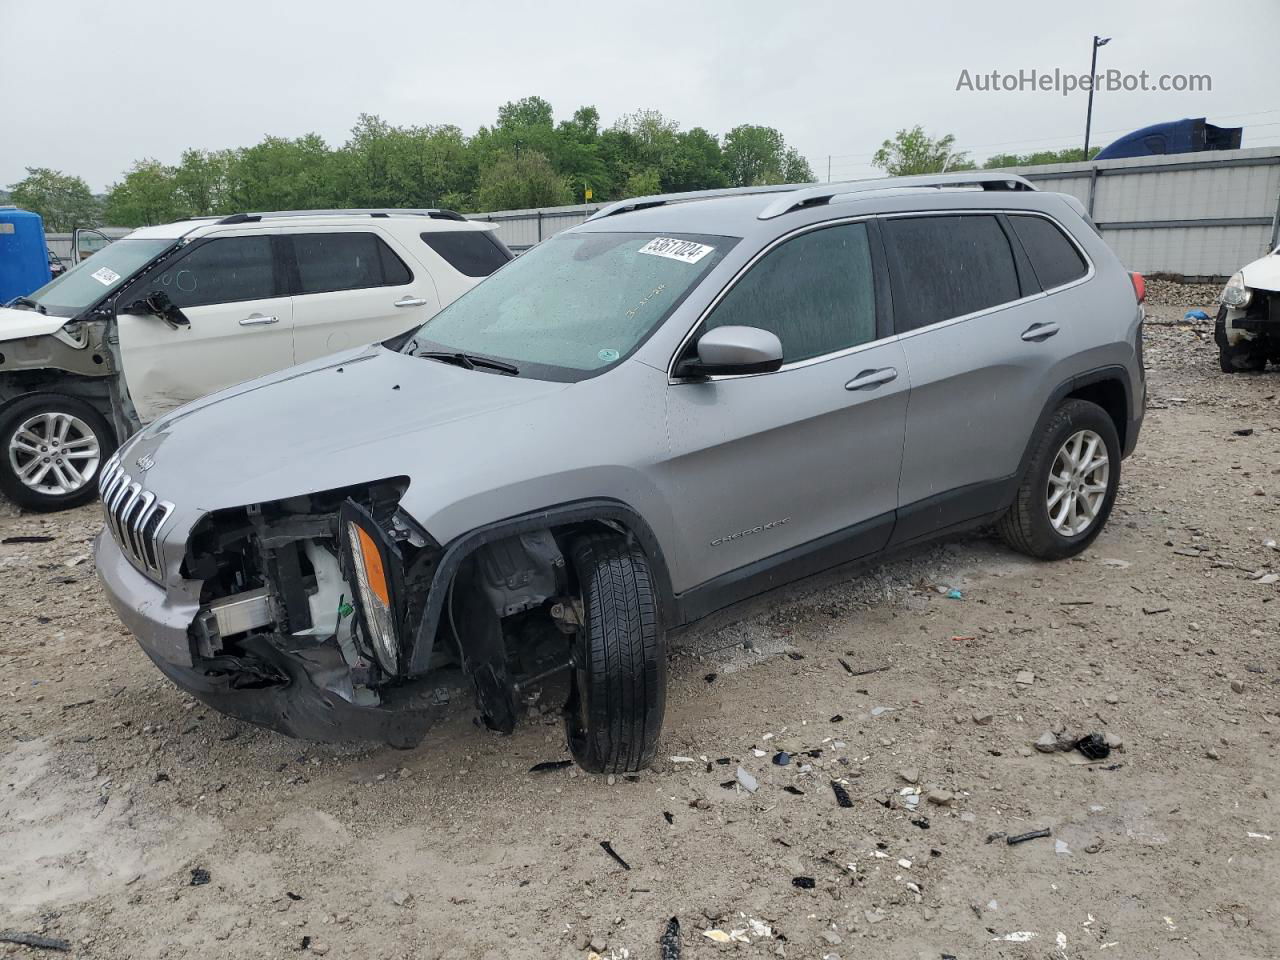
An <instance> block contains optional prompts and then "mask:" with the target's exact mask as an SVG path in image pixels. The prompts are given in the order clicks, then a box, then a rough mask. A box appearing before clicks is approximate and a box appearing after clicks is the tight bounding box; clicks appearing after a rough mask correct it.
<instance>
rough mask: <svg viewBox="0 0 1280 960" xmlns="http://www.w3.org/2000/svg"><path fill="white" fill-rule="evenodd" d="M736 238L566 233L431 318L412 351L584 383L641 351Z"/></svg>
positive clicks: (412, 344) (409, 347)
mask: <svg viewBox="0 0 1280 960" xmlns="http://www.w3.org/2000/svg"><path fill="white" fill-rule="evenodd" d="M735 243H737V238H736V237H718V236H703V235H693V234H655V233H562V234H560V235H559V236H557V237H553V238H552V239H550V240H547V241H544V242H543V243H540V244H539V245H538V246H536V247H534V248H533V249H532V250H530V251H529V252H528V253H526V254H525V255H524V256H522V257H518V258H516V259H515V260H513V261H511V262H510V263H508V264H507V265H506V266H504V267H503V268H502V269H501V270H499V271H497V272H496V273H494V274H493V276H491V277H489V278H488V279H487V280H485V281H483V282H482V283H480V284H478V285H477V286H475V287H474V288H472V289H471V290H470V291H469V292H468V293H467V294H466V295H465V296H463V297H461V298H460V299H458V300H456V301H454V302H453V303H452V304H450V305H449V306H448V307H445V308H444V309H443V310H442V311H440V312H439V313H438V314H436V315H435V316H434V317H433V318H432V319H430V320H428V321H427V322H426V323H425V324H424V325H423V326H422V327H421V328H420V329H419V330H418V331H417V333H416V334H415V336H414V337H413V339H411V340H409V341H408V343H407V344H406V345H405V346H404V348H403V349H404V350H405V352H407V353H415V354H418V355H422V354H426V353H432V352H442V351H444V352H455V353H467V354H478V355H481V356H485V357H492V358H497V359H501V360H504V361H507V362H509V363H512V364H514V365H515V366H516V367H518V368H519V371H520V373H521V375H529V376H534V377H543V378H546V379H555V380H565V379H569V380H573V379H581V377H582V376H583V375H589V374H590V373H592V372H595V371H598V370H601V369H602V368H604V367H608V366H610V365H612V364H614V363H617V362H618V361H619V360H621V359H623V358H624V357H626V356H627V355H628V354H629V353H631V351H632V350H634V349H635V348H636V347H638V346H639V345H640V344H641V343H642V342H643V341H644V339H645V338H646V337H647V336H648V335H649V333H650V332H652V331H653V330H654V329H655V328H656V327H657V326H658V324H660V323H661V322H662V321H663V320H665V319H666V317H667V315H668V314H670V313H671V311H672V310H673V309H674V308H675V307H676V305H677V304H679V302H680V301H681V300H683V299H684V297H685V295H686V294H687V293H688V292H689V291H690V290H692V289H693V288H694V287H695V286H696V285H697V283H698V281H699V280H701V279H702V277H703V276H705V275H706V274H707V272H708V271H709V270H710V269H711V268H712V267H713V266H715V264H716V263H718V262H719V261H720V259H721V258H722V257H723V256H724V255H725V253H726V252H728V251H729V250H730V249H731V248H732V247H733V245H734V244H735Z"/></svg>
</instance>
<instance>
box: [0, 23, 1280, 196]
mask: <svg viewBox="0 0 1280 960" xmlns="http://www.w3.org/2000/svg"><path fill="white" fill-rule="evenodd" d="M1094 33H1098V34H1101V35H1103V36H1110V37H1111V38H1112V41H1111V43H1110V44H1109V45H1107V46H1105V47H1104V48H1102V49H1101V50H1100V52H1099V69H1105V68H1117V69H1121V70H1125V71H1130V72H1133V73H1137V72H1138V71H1141V70H1147V71H1149V72H1150V73H1151V74H1152V76H1153V78H1154V77H1156V76H1159V75H1160V74H1165V73H1169V74H1174V73H1208V74H1209V75H1210V76H1211V77H1212V90H1211V91H1210V92H1202V93H1156V92H1148V93H1138V92H1132V93H1125V92H1116V93H1110V92H1100V93H1098V94H1097V95H1096V97H1095V105H1094V131H1095V135H1094V137H1093V142H1094V143H1100V144H1105V143H1106V142H1108V141H1109V140H1111V139H1114V137H1115V136H1117V135H1119V134H1120V133H1123V132H1126V131H1128V130H1131V129H1133V128H1135V127H1139V126H1143V125H1145V124H1147V123H1152V122H1156V121H1161V120H1169V119H1176V118H1178V117H1183V116H1191V117H1196V116H1207V117H1208V118H1209V120H1210V122H1216V123H1221V124H1226V125H1229V126H1238V125H1239V126H1243V127H1244V128H1245V133H1244V146H1263V145H1276V144H1280V93H1278V92H1277V87H1278V85H1277V76H1276V42H1277V37H1280V2H1277V0H1234V2H1232V3H1229V4H1225V3H1209V2H1205V0H1159V2H1119V0H1113V2H1111V3H1108V4H1105V5H1104V4H1100V3H1083V4H1073V5H1068V4H1047V3H1046V4H1037V3H1026V4H1009V3H1007V2H1000V3H983V2H976V0H975V2H968V3H965V4H963V5H960V4H954V3H951V2H946V0H936V2H935V0H911V2H902V0H898V2H886V3H874V4H873V3H865V2H863V3H855V2H853V0H846V2H831V3H828V2H804V0H793V2H792V3H790V4H786V3H778V2H777V0H769V2H756V0H738V2H723V0H715V2H702V3H689V2H682V3H667V2H663V0H648V2H643V3H626V4H621V3H618V4H611V3H608V2H596V3H591V4H587V3H567V2H554V0H542V2H538V3H529V2H524V3H515V2H511V3H498V2H485V0H467V2H451V3H440V2H432V0H419V2H392V0H359V2H351V0H344V2H333V0H309V2H305V3H304V2H299V3H284V2H274V3H273V2H268V0H253V2H243V0H197V2H194V3H192V2H187V3H175V2H172V0H169V2H163V3H161V2H149V0H148V2H142V0H137V2H134V0H116V2H111V3H104V2H101V0H98V2H94V3H84V2H81V0H54V2H49V0H0V37H2V38H3V39H4V41H5V43H4V46H3V55H2V56H0V131H3V137H2V141H3V143H4V146H3V147H2V148H0V185H4V184H11V183H14V182H15V181H17V180H19V179H21V178H22V176H23V175H24V170H23V168H24V167H27V166H46V167H53V168H55V169H58V170H62V171H64V172H67V173H75V174H79V175H80V176H82V177H84V178H85V180H86V181H88V183H89V185H90V186H91V187H92V188H93V189H94V190H95V191H101V190H105V189H106V188H107V187H108V186H109V185H110V184H111V183H112V182H114V181H115V180H117V179H119V178H120V176H121V174H122V173H123V172H124V171H125V170H126V169H127V168H128V166H129V165H130V164H131V163H132V162H133V161H134V160H135V159H139V158H143V157H155V158H157V159H159V160H162V161H165V162H170V163H173V162H176V161H177V160H178V158H179V156H180V154H181V152H182V150H183V149H185V148H187V147H203V148H222V147H229V146H247V145H249V144H252V143H254V142H256V141H257V140H259V139H260V138H261V137H263V136H264V135H267V134H274V135H278V136H287V137H293V136H299V135H301V134H304V133H309V132H316V133H319V134H320V135H321V136H323V137H324V138H325V139H326V140H327V141H328V142H329V143H330V144H331V145H333V146H338V145H340V144H342V143H343V142H344V141H345V139H346V136H347V132H348V131H349V129H350V128H351V125H352V124H353V123H354V122H355V119H356V117H357V115H358V114H359V113H360V112H362V111H364V112H368V113H376V114H379V115H381V116H382V117H383V118H384V119H386V120H388V121H390V122H392V123H396V124H427V123H431V124H439V123H453V124H457V125H458V126H460V127H461V128H462V129H463V130H464V131H465V132H467V133H471V132H473V131H474V130H475V129H476V127H478V126H479V125H481V124H491V123H492V122H493V121H494V117H495V115H496V111H497V107H498V105H499V104H501V103H503V102H504V101H507V100H513V99H518V98H519V97H523V96H528V95H531V94H537V95H539V96H542V97H545V98H546V99H547V100H549V101H550V102H551V104H552V105H553V106H554V107H555V111H556V117H557V119H563V118H566V117H568V116H569V115H570V114H571V113H572V112H573V110H574V109H575V108H576V107H578V106H579V105H582V104H594V105H595V106H596V107H597V108H598V109H599V111H600V114H601V119H602V122H603V124H604V125H608V124H611V123H612V122H613V121H614V120H615V119H616V118H617V117H618V116H619V115H620V114H622V113H626V112H628V111H631V110H635V109H637V108H640V107H652V108H655V109H658V110H661V111H662V112H663V113H664V114H666V115H667V116H668V117H670V118H672V119H675V120H677V121H679V123H680V124H681V126H682V127H683V128H688V127H693V126H703V127H706V128H707V129H709V130H711V131H712V132H714V133H718V134H723V133H724V132H725V131H727V130H728V129H730V128H731V127H733V126H735V125H737V124H739V123H757V124H767V125H770V126H774V127H777V128H778V129H779V130H781V131H782V132H783V134H784V136H785V137H786V138H787V141H788V142H789V143H791V144H792V145H794V146H796V147H797V148H798V149H799V150H800V151H801V152H802V153H803V154H804V155H805V156H807V157H808V158H809V160H810V162H811V163H812V165H813V168H814V172H815V173H816V174H817V175H818V176H819V177H820V178H823V179H825V177H826V174H827V158H828V156H831V157H832V161H831V167H832V173H833V176H834V178H835V179H841V178H850V177H856V176H867V175H872V174H873V173H874V171H873V170H872V169H871V168H870V166H869V161H870V157H871V154H872V152H873V151H874V150H875V149H876V147H877V146H879V144H880V142H881V141H882V140H884V139H885V138H886V137H888V136H891V135H892V134H893V132H894V131H895V130H896V129H898V128H900V127H904V126H911V125H913V124H916V123H920V124H923V125H924V127H925V128H926V130H928V131H929V132H930V133H932V134H935V135H936V134H941V133H946V132H949V133H953V134H955V136H956V140H957V147H958V148H959V149H968V150H970V151H971V152H972V154H973V156H974V157H975V158H976V159H981V158H983V157H985V156H986V155H988V154H991V153H995V152H1006V151H1008V152H1027V151H1029V150H1033V149H1040V148H1048V147H1063V146H1075V145H1079V144H1080V143H1081V142H1082V140H1083V134H1084V115H1085V99H1086V97H1085V94H1084V93H1074V94H1072V95H1071V96H1067V97H1063V96H1062V95H1061V94H1059V93H1052V92H1020V93H1005V92H1000V93H979V92H970V91H963V90H961V91H957V89H956V86H957V82H958V80H959V78H960V76H961V71H962V70H966V69H967V70H968V71H970V74H971V75H976V74H979V73H989V72H990V71H992V70H1000V71H1005V72H1010V73H1016V72H1017V71H1018V70H1020V69H1028V70H1029V69H1032V68H1035V69H1038V70H1041V71H1050V72H1051V71H1052V70H1053V69H1054V68H1061V69H1063V70H1065V71H1073V72H1085V71H1087V68H1088V58H1089V49H1090V38H1091V37H1092V35H1093V34H1094Z"/></svg>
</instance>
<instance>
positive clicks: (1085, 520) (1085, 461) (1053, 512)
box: [1045, 430, 1111, 537]
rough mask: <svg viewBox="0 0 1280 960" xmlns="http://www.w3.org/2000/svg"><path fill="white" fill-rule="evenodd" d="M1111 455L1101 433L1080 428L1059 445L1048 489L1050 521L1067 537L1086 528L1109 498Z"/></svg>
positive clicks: (1077, 533)
mask: <svg viewBox="0 0 1280 960" xmlns="http://www.w3.org/2000/svg"><path fill="white" fill-rule="evenodd" d="M1110 480H1111V458H1110V456H1109V455H1108V454H1107V445H1106V443H1105V442H1103V439H1102V437H1100V436H1098V434H1096V433H1094V432H1093V431H1092V430H1077V431H1076V432H1075V433H1073V434H1072V435H1071V436H1069V437H1068V438H1067V440H1066V442H1065V443H1064V444H1063V445H1062V446H1061V447H1060V448H1059V449H1058V455H1057V456H1056V457H1054V459H1053V466H1052V467H1051V468H1050V470H1049V483H1048V488H1047V489H1046V491H1045V497H1046V503H1045V505H1046V506H1047V507H1048V509H1049V523H1051V524H1052V525H1053V529H1054V530H1056V531H1057V532H1058V533H1060V534H1061V535H1062V536H1064V537H1078V536H1079V535H1080V534H1082V533H1084V532H1085V531H1087V530H1088V529H1089V528H1090V527H1091V526H1092V525H1093V522H1094V520H1096V519H1097V517H1098V513H1099V512H1100V511H1101V510H1102V505H1103V503H1104V502H1105V501H1106V498H1107V487H1108V484H1109V482H1110Z"/></svg>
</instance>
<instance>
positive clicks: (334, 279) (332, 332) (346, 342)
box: [282, 227, 440, 363]
mask: <svg viewBox="0 0 1280 960" xmlns="http://www.w3.org/2000/svg"><path fill="white" fill-rule="evenodd" d="M282 239H283V240H284V242H285V243H286V244H287V246H286V251H287V254H291V255H292V258H293V262H294V263H295V264H296V272H297V283H296V290H295V294H294V298H293V311H294V334H293V355H294V361H295V362H297V363H303V362H304V361H307V360H312V359H314V358H316V357H323V356H325V355H326V354H330V353H335V352H337V351H339V350H343V349H346V348H347V347H358V346H361V345H362V344H366V343H372V342H374V341H375V340H385V339H387V338H388V337H393V336H395V335H396V334H398V333H403V332H404V331H405V330H408V329H409V328H410V327H416V326H419V325H421V324H423V323H425V322H426V321H427V320H428V319H430V318H431V317H432V316H433V315H434V314H435V313H436V311H437V310H439V309H440V302H439V300H438V299H437V296H436V288H435V284H434V283H433V282H432V279H431V275H430V274H429V273H428V272H427V270H426V269H425V268H424V267H423V266H422V265H421V264H420V263H418V262H416V261H415V260H410V262H412V263H413V268H412V269H410V267H409V266H408V265H407V263H406V259H405V257H403V256H401V253H400V252H397V251H396V250H395V249H393V247H392V246H391V243H393V242H394V241H391V240H390V238H389V237H386V236H384V235H382V234H381V233H379V232H375V231H374V230H372V229H367V230H353V229H351V228H350V227H346V228H332V229H328V230H319V229H316V228H314V227H313V228H310V229H305V230H303V229H301V228H294V229H286V230H285V232H284V233H283V236H282Z"/></svg>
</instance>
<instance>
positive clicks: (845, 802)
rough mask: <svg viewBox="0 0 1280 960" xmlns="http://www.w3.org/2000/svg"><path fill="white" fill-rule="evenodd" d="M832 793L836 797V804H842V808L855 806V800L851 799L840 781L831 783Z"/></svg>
mask: <svg viewBox="0 0 1280 960" xmlns="http://www.w3.org/2000/svg"><path fill="white" fill-rule="evenodd" d="M831 792H832V793H834V794H835V795H836V803H838V804H840V806H842V807H852V806H853V800H851V799H850V797H849V791H848V790H846V789H845V788H844V787H843V786H842V785H841V784H840V782H839V781H838V780H832V781H831Z"/></svg>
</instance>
